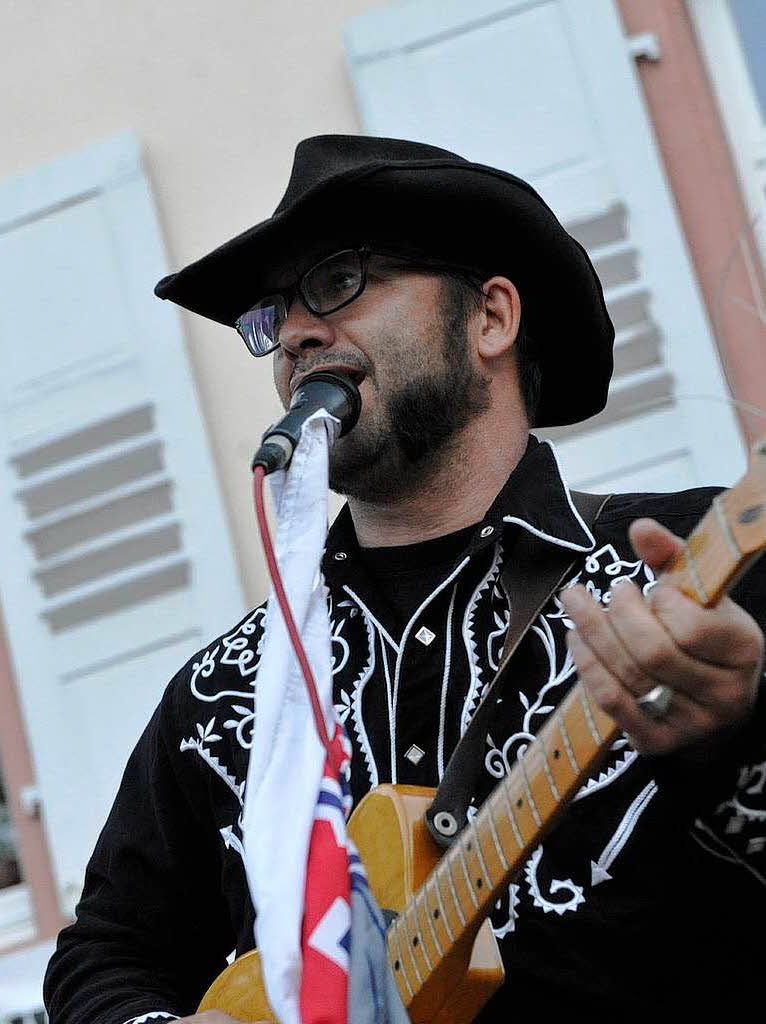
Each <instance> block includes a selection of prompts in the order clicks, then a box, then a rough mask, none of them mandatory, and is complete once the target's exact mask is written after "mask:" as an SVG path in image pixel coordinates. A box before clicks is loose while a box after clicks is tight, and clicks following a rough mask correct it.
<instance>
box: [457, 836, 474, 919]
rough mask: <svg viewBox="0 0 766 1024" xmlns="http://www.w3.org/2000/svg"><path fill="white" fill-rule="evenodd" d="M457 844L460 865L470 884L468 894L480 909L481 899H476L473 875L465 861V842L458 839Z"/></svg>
mask: <svg viewBox="0 0 766 1024" xmlns="http://www.w3.org/2000/svg"><path fill="white" fill-rule="evenodd" d="M455 846H456V847H457V854H458V857H459V858H460V866H461V867H462V869H463V874H464V875H465V884H466V885H467V886H468V895H469V896H470V897H471V902H472V903H473V905H474V907H476V909H477V910H478V908H479V901H478V900H477V899H476V893H475V892H474V891H473V886H472V885H471V876H470V875H469V874H468V865H467V864H466V862H465V853H464V852H463V844H462V842H460V840H458V842H456V843H455ZM453 849H454V847H453Z"/></svg>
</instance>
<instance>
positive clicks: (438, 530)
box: [348, 431, 528, 548]
mask: <svg viewBox="0 0 766 1024" xmlns="http://www.w3.org/2000/svg"><path fill="white" fill-rule="evenodd" d="M487 436H490V437H491V436H493V435H491V434H490V435H486V434H485V435H484V437H485V438H486V437H487ZM494 436H495V437H496V436H497V435H494ZM527 439H528V435H527V433H526V432H525V431H522V432H519V433H518V434H517V435H516V436H513V437H509V438H507V440H506V442H505V443H504V444H502V445H498V444H492V445H487V446H484V447H483V450H480V456H479V457H477V454H476V450H475V449H472V448H471V446H470V444H469V443H467V439H466V443H464V444H462V445H461V446H460V448H459V449H458V450H457V451H456V453H455V454H454V456H453V457H452V458H450V459H448V460H445V464H444V465H443V466H440V467H439V469H438V470H437V471H436V472H435V473H433V474H431V475H429V477H428V479H427V481H425V482H424V483H423V485H422V486H421V487H418V488H416V489H415V490H413V491H412V492H411V493H409V494H407V495H406V496H405V497H403V498H402V499H400V500H399V501H394V502H390V503H386V504H383V503H375V502H365V501H361V500H360V499H358V498H349V502H348V503H349V508H350V510H351V517H352V519H353V521H354V529H355V530H356V536H357V540H358V541H359V545H360V546H361V547H363V548H373V547H394V546H399V545H403V544H416V543H418V542H419V541H424V540H432V539H433V538H434V537H443V536H445V535H446V534H448V533H454V532H456V531H457V530H461V529H463V527H466V526H471V525H472V524H473V523H478V522H479V521H480V520H481V519H483V517H484V515H485V513H486V512H487V509H488V508H489V507H490V505H491V504H492V502H493V501H494V500H495V498H496V497H497V495H498V494H499V492H500V490H501V489H502V487H503V484H504V483H505V482H506V480H507V479H508V477H509V475H510V473H511V471H512V470H513V469H514V467H515V466H516V465H517V464H518V462H519V461H520V460H521V457H522V456H523V454H524V452H525V450H526V446H527Z"/></svg>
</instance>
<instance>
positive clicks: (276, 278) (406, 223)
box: [155, 135, 614, 426]
mask: <svg viewBox="0 0 766 1024" xmlns="http://www.w3.org/2000/svg"><path fill="white" fill-rule="evenodd" d="M356 245H368V246H370V247H372V248H373V249H374V248H375V247H379V248H380V249H381V250H385V251H387V252H399V253H401V254H402V255H411V256H412V257H414V258H417V256H418V255H419V256H421V257H427V258H430V259H438V260H439V261H443V262H444V263H454V264H455V265H458V266H461V267H471V268H473V269H475V270H476V271H478V272H479V273H480V274H486V275H487V276H488V277H489V276H492V275H495V274H502V275H503V276H505V277H508V278H510V280H512V281H513V282H514V284H515V285H516V287H517V288H518V290H519V293H520V295H521V302H522V320H523V323H524V324H525V328H526V331H527V333H528V335H529V336H530V338H531V339H532V340H533V343H532V346H531V348H532V351H533V353H534V355H535V357H536V359H537V361H538V363H539V365H540V369H541V373H542V387H541V393H540V403H539V407H538V412H537V416H536V418H535V425H537V426H554V425H557V424H565V423H576V422H578V421H580V420H583V419H586V418H587V417H589V416H592V415H594V414H595V413H597V412H599V411H600V410H601V409H603V407H604V405H605V403H606V398H607V389H608V385H609V379H610V377H611V374H612V346H613V342H614V328H613V326H612V323H611V320H610V319H609V314H608V312H607V310H606V306H605V304H604V296H603V292H602V290H601V284H600V283H599V280H598V278H597V276H596V273H595V271H594V269H593V266H592V264H591V262H590V259H589V258H588V255H587V253H586V252H585V250H584V249H583V247H582V246H581V245H580V244H579V242H577V241H576V240H575V239H574V238H572V236H571V235H570V234H568V233H567V232H566V231H565V230H564V228H563V227H562V226H561V224H560V223H559V221H558V220H557V219H556V217H555V215H554V214H553V212H552V211H551V210H550V208H549V207H548V206H547V205H546V204H545V202H544V201H543V200H542V199H541V198H540V196H539V195H538V194H537V192H536V191H535V190H534V189H533V188H532V187H531V185H529V184H527V182H525V181H522V179H521V178H517V177H516V176H515V175H513V174H509V173H507V172H505V171H500V170H497V169H496V168H493V167H487V166H485V165H483V164H477V163H472V162H470V161H468V160H465V159H463V158H462V157H460V156H457V155H456V154H455V153H450V152H449V151H447V150H445V149H439V148H437V147H436V146H429V145H425V144H424V143H420V142H407V141H403V140H399V139H383V138H371V137H369V136H354V135H320V136H316V137H314V138H310V139H305V140H304V141H303V142H301V143H299V145H298V147H297V149H296V151H295V160H294V163H293V169H292V174H291V176H290V181H289V183H288V186H287V191H286V192H285V194H284V197H283V198H282V201H281V202H280V204H279V206H277V208H276V210H275V211H274V214H273V215H272V216H271V217H269V218H268V219H267V220H264V221H262V222H261V223H260V224H256V225H255V226H254V227H252V228H249V229H248V230H247V231H244V232H243V233H242V234H240V235H237V237H236V238H233V239H231V240H230V241H228V242H226V243H225V244H224V245H222V246H220V247H219V248H217V249H215V250H214V251H213V252H211V253H209V254H208V255H206V256H203V257H202V258H201V259H199V260H197V261H196V262H194V263H191V264H189V266H187V267H185V268H184V269H183V270H180V271H179V272H178V273H176V274H171V275H170V276H169V277H164V278H163V279H162V280H161V281H160V282H159V283H158V284H157V286H156V288H155V294H156V295H158V296H159V297H160V298H163V299H170V300H171V301H173V302H176V303H178V304H179V305H180V306H183V307H185V308H186V309H189V310H191V311H192V312H194V313H199V314H201V315H202V316H205V317H208V318H209V319H211V320H215V321H217V322H218V323H221V324H226V325H228V326H230V327H233V326H234V323H235V321H236V320H237V318H238V317H239V316H240V315H241V314H242V313H244V312H245V311H246V310H247V309H249V308H250V307H251V306H252V305H253V304H254V303H255V302H256V301H257V300H258V299H259V298H261V297H262V296H264V295H266V294H268V293H269V292H271V291H275V290H278V289H279V288H280V287H285V286H286V285H288V284H292V283H294V282H295V280H296V279H297V278H298V277H299V275H300V274H301V273H303V272H304V271H305V270H307V269H308V268H309V267H310V266H311V265H312V264H313V263H315V262H316V261H317V260H318V259H320V258H322V257H323V256H326V255H328V254H330V253H331V252H335V251H337V250H338V249H345V248H353V247H354V246H356Z"/></svg>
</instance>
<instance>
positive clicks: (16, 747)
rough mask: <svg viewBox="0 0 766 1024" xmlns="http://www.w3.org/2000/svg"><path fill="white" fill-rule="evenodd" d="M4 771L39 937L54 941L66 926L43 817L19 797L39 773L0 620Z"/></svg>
mask: <svg viewBox="0 0 766 1024" xmlns="http://www.w3.org/2000/svg"><path fill="white" fill-rule="evenodd" d="M0 769H2V773H3V779H4V781H5V791H6V795H7V798H8V805H9V809H10V812H11V818H12V821H13V826H14V829H15V832H16V841H17V845H18V851H19V859H20V861H21V870H22V878H23V881H24V882H26V883H27V885H28V886H29V890H30V895H31V898H32V905H33V907H34V912H35V918H36V922H37V938H38V939H44V938H50V937H52V936H54V935H56V933H57V932H58V931H59V929H60V928H62V927H63V925H64V924H65V923H66V922H65V921H64V919H63V917H62V916H61V912H60V910H59V905H58V898H57V895H56V885H55V882H54V879H53V870H52V867H51V862H50V856H49V853H48V845H47V843H46V839H45V828H44V826H43V822H42V821H41V820H40V819H39V818H30V817H29V815H27V814H25V813H24V811H23V810H22V808H21V806H20V804H19V794H20V792H21V791H22V789H23V788H24V786H28V785H31V784H33V783H34V781H35V773H34V769H33V767H32V760H31V758H30V755H29V746H28V744H27V740H26V736H25V735H24V723H23V720H22V717H21V708H20V707H19V701H18V696H17V693H16V680H15V678H14V673H13V665H12V663H11V660H10V657H9V653H8V647H7V643H6V635H5V626H4V623H3V621H2V619H1V618H0Z"/></svg>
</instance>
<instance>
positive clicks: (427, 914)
mask: <svg viewBox="0 0 766 1024" xmlns="http://www.w3.org/2000/svg"><path fill="white" fill-rule="evenodd" d="M421 892H422V893H423V903H424V905H425V906H424V913H425V917H426V921H427V922H428V929H429V931H430V932H431V941H432V942H433V944H434V949H435V950H436V955H437V956H438V957H442V956H444V950H443V949H442V944H441V942H439V936H438V935H437V934H436V929H435V928H434V922H433V914H432V911H431V907H430V906H429V903H428V883H426V885H424V886H423V888H422V890H421ZM419 895H420V893H418V895H417V896H416V897H415V902H417V901H418V896H419Z"/></svg>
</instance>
